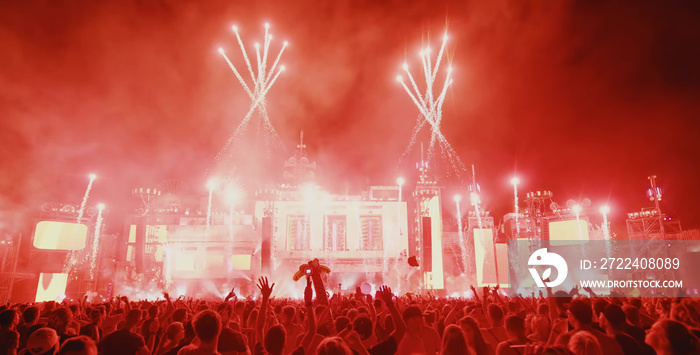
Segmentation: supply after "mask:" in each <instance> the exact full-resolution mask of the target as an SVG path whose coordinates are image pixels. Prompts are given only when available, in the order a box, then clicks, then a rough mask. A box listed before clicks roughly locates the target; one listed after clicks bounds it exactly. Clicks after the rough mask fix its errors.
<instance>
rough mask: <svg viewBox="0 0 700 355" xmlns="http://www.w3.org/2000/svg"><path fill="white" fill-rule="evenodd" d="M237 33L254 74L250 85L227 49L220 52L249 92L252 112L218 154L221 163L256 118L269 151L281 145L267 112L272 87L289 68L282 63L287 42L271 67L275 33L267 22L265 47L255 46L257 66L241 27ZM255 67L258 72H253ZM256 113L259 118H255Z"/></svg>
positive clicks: (249, 71) (247, 114)
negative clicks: (271, 48) (245, 43)
mask: <svg viewBox="0 0 700 355" xmlns="http://www.w3.org/2000/svg"><path fill="white" fill-rule="evenodd" d="M233 32H234V33H235V34H236V39H237V41H238V45H239V46H240V49H241V53H242V54H243V59H244V61H245V66H246V70H247V72H248V75H250V82H251V83H249V82H248V81H246V79H244V78H243V74H242V72H241V71H239V70H238V69H237V68H236V66H234V65H233V63H232V62H231V60H230V59H229V57H228V56H227V55H226V52H225V51H224V49H223V48H219V53H220V54H221V56H222V57H223V58H224V60H225V61H226V63H227V64H228V66H229V68H230V69H231V71H232V72H233V74H234V75H235V76H236V79H238V82H239V83H240V84H241V86H242V87H243V90H245V92H246V94H247V95H248V97H249V98H250V108H249V109H248V113H246V115H245V116H244V117H243V120H241V122H240V123H239V124H238V127H237V128H236V130H235V132H234V133H233V135H232V136H231V138H229V139H228V141H227V142H226V144H225V145H224V147H223V148H222V149H221V151H220V152H219V153H218V154H217V156H216V159H217V160H219V159H220V158H221V157H222V155H224V154H225V153H226V152H227V151H228V150H229V147H230V146H231V145H232V143H234V142H235V141H236V140H237V139H239V138H240V137H241V135H242V134H243V133H244V132H245V131H246V127H248V125H249V123H250V122H251V121H253V120H254V118H258V120H257V122H256V125H257V127H258V129H259V130H260V128H262V131H263V133H264V134H265V149H266V150H269V149H270V148H269V145H270V143H275V142H279V139H278V138H279V134H277V131H275V128H274V127H273V126H272V123H271V122H270V117H269V116H268V113H267V101H266V96H267V93H268V92H269V91H270V88H272V86H273V85H274V84H275V82H276V81H277V78H278V77H279V76H280V74H282V72H283V71H284V69H285V68H284V65H279V62H280V58H281V57H282V53H284V50H285V48H286V47H287V42H286V41H285V42H283V44H282V47H281V49H280V51H279V53H278V54H277V56H276V57H275V60H274V61H273V62H272V65H271V66H269V67H268V56H269V52H270V44H271V42H272V34H270V25H269V24H267V23H266V24H265V37H264V40H263V44H262V46H261V45H260V43H255V44H254V47H255V63H254V64H253V63H252V62H251V58H250V57H249V56H248V52H247V51H246V47H245V45H244V44H243V40H242V39H241V36H240V34H239V33H238V28H237V27H236V26H233ZM254 65H255V70H254V69H253V66H254ZM256 112H257V115H255V113H256ZM257 134H260V131H258V132H257Z"/></svg>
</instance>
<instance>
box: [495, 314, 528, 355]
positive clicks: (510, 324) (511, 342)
mask: <svg viewBox="0 0 700 355" xmlns="http://www.w3.org/2000/svg"><path fill="white" fill-rule="evenodd" d="M505 328H506V334H507V336H508V337H507V339H506V340H505V341H502V342H501V343H499V344H498V347H497V348H496V355H522V353H523V349H524V348H525V345H526V344H527V343H529V342H530V339H528V338H527V335H526V334H525V320H524V319H523V317H521V316H519V315H517V314H511V315H508V316H507V317H506V319H505Z"/></svg>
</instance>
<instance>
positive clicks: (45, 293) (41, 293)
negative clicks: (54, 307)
mask: <svg viewBox="0 0 700 355" xmlns="http://www.w3.org/2000/svg"><path fill="white" fill-rule="evenodd" d="M67 284H68V274H50V273H43V272H42V273H41V274H39V284H38V285H37V287H36V298H35V299H34V301H35V302H48V301H62V299H63V297H64V295H65V293H66V285H67Z"/></svg>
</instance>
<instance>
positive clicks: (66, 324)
mask: <svg viewBox="0 0 700 355" xmlns="http://www.w3.org/2000/svg"><path fill="white" fill-rule="evenodd" d="M72 323H73V312H72V311H71V310H70V308H66V307H59V308H56V309H54V310H53V312H51V314H50V315H49V319H48V322H47V327H49V328H51V329H53V330H55V331H56V333H58V336H59V338H61V343H63V342H64V341H65V340H66V339H68V338H70V337H73V336H76V335H78V334H77V332H75V328H73V327H71V325H72Z"/></svg>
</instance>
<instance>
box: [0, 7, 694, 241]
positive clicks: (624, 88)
mask: <svg viewBox="0 0 700 355" xmlns="http://www.w3.org/2000/svg"><path fill="white" fill-rule="evenodd" d="M266 21H269V22H270V24H271V26H272V27H271V31H272V33H273V34H274V36H275V37H274V39H273V48H272V50H273V51H275V53H276V50H277V48H278V47H276V46H279V45H280V42H281V41H282V40H288V41H289V43H290V46H289V47H288V48H287V50H286V52H285V54H284V56H283V60H282V62H283V63H284V64H285V65H286V67H287V70H286V71H285V73H283V75H282V76H281V77H280V78H279V80H278V81H277V83H276V84H275V86H274V87H273V88H272V90H271V91H270V93H269V95H268V111H269V114H270V118H271V121H272V123H273V125H274V126H275V128H276V129H277V131H278V132H279V134H280V135H281V137H282V140H283V142H284V144H285V145H286V146H287V147H288V149H289V151H291V150H292V149H293V148H294V144H296V142H297V140H298V136H299V131H300V130H303V131H304V134H305V140H306V143H307V144H308V148H309V155H310V157H311V159H312V160H315V161H317V162H318V164H319V169H318V172H319V177H318V181H319V182H320V184H321V185H322V186H324V187H325V188H326V189H328V190H331V191H335V192H343V191H350V192H357V191H359V190H360V188H362V187H364V186H365V185H366V184H367V182H369V183H371V184H374V185H390V184H393V183H394V181H395V179H396V177H397V176H399V175H404V176H407V177H409V178H413V177H412V175H411V174H410V171H409V170H411V169H410V165H411V164H412V162H413V161H415V160H416V159H418V156H417V155H415V154H412V155H409V158H408V159H407V160H404V162H403V163H401V164H400V163H399V158H400V157H401V156H402V154H403V153H404V151H405V149H406V147H407V145H408V142H409V138H410V134H411V130H412V128H413V125H414V123H415V120H416V118H417V109H416V108H415V107H414V106H413V104H412V102H411V101H410V99H409V98H408V96H407V95H406V93H405V92H404V91H403V89H402V88H401V86H400V85H398V84H397V83H396V81H395V77H396V75H397V74H399V73H400V65H401V63H403V61H404V60H406V61H407V62H408V63H409V64H410V65H411V66H412V67H413V68H416V67H417V66H418V64H419V59H418V56H417V53H418V51H419V49H420V48H421V47H422V46H424V45H428V44H430V45H431V46H432V47H434V48H436V47H438V45H439V43H440V39H441V37H442V34H443V32H444V31H445V28H447V31H448V33H449V34H450V40H449V42H448V53H447V57H446V58H447V59H448V60H449V62H451V65H452V67H453V68H454V75H453V76H454V80H455V83H454V85H453V86H452V88H451V89H450V91H449V92H448V95H447V99H446V101H445V104H444V113H443V122H442V130H443V132H444V134H445V136H446V138H447V140H448V141H449V142H451V143H452V145H453V146H454V148H455V150H456V152H457V153H458V154H459V156H460V158H461V159H462V161H464V163H466V164H467V165H470V164H475V166H476V169H477V175H478V176H477V177H478V179H479V182H480V185H481V186H482V189H483V190H484V191H483V196H482V200H483V201H484V204H485V206H486V208H489V209H491V210H493V211H494V212H495V214H496V216H497V217H500V215H501V214H502V213H505V212H507V211H508V210H509V206H510V205H511V203H512V188H511V186H510V185H509V180H510V178H511V177H512V176H513V174H514V173H516V172H517V174H518V176H519V177H520V179H521V180H522V186H521V188H520V189H521V192H523V195H524V193H525V192H526V191H529V190H539V189H548V190H551V191H553V192H554V197H555V200H556V201H557V202H559V203H560V204H562V205H563V204H565V202H566V201H567V200H568V199H574V200H578V201H580V200H583V199H584V198H589V199H590V200H592V201H593V204H592V205H591V212H593V210H597V206H599V205H601V204H604V203H606V202H609V204H610V205H611V207H612V209H613V212H612V215H611V218H612V219H613V220H614V221H615V225H616V226H617V227H616V228H617V230H616V231H617V232H618V233H621V234H625V232H624V219H625V217H626V215H625V213H626V212H631V211H636V210H639V209H640V208H641V207H644V206H648V205H649V204H650V202H649V201H648V200H647V198H646V196H645V190H646V188H648V180H647V176H648V175H650V174H656V175H658V183H659V185H660V186H661V187H662V188H663V189H664V190H665V193H666V194H665V199H664V201H662V209H664V210H665V211H667V212H668V213H669V214H670V215H671V216H673V217H678V218H680V219H681V221H682V225H683V227H684V228H692V227H700V213H698V209H697V207H696V206H697V205H698V202H697V201H700V186H698V181H700V179H699V176H700V163H699V162H698V156H699V155H700V149H699V148H698V144H699V143H700V129H698V128H699V125H700V123H698V119H700V2H697V1H668V0H664V1H626V2H625V1H592V0H581V1H563V0H562V1H551V0H550V1H540V0H535V1H520V0H474V1H448V2H437V1H422V2H404V1H370V0H359V1H358V0H354V1H350V0H337V1H306V0H304V1H287V2H281V1H280V2H271V1H249V2H239V1H223V0H215V1H189V2H185V1H174V0H172V1H82V0H74V1H48V0H46V1H31V0H29V1H20V0H6V1H2V2H0V44H1V45H2V46H1V49H0V115H1V116H0V117H1V119H0V122H1V123H0V213H1V215H2V218H0V221H1V222H2V223H5V224H4V225H3V226H2V227H9V228H13V227H14V226H16V222H17V221H19V219H17V218H16V217H17V216H18V215H21V213H22V212H27V211H32V213H36V210H37V208H38V206H39V205H40V204H41V203H42V202H46V201H51V202H62V203H73V204H79V203H80V200H81V198H82V195H83V192H84V189H85V186H86V184H87V174H88V173H90V172H95V173H97V174H98V176H99V177H98V180H97V181H96V182H95V185H94V190H93V194H92V195H91V200H90V201H91V202H97V201H102V202H105V203H106V204H107V205H108V206H109V207H110V208H112V210H113V211H114V213H113V214H112V218H109V217H108V220H107V223H108V224H110V225H112V226H117V227H119V226H120V225H121V223H122V220H120V218H117V217H116V216H119V215H120V214H123V213H124V212H125V211H127V210H129V209H130V208H131V207H135V206H137V205H138V203H137V201H135V200H134V199H133V198H132V197H131V196H130V189H131V188H132V187H136V186H154V185H155V184H157V183H159V182H160V181H163V180H166V179H181V180H183V181H185V182H187V183H188V184H189V185H190V186H191V187H192V189H194V190H197V189H201V191H202V193H204V181H205V180H206V171H207V169H209V168H210V167H211V165H212V164H213V161H214V157H215V156H216V154H217V152H219V150H220V149H221V148H222V146H223V145H224V143H225V142H226V140H227V139H228V137H229V136H230V135H231V133H232V132H233V131H234V130H235V128H236V126H237V125H238V123H239V122H240V120H241V118H242V117H243V115H244V114H245V113H246V112H247V110H248V108H249V99H248V97H247V95H246V94H245V92H244V91H243V90H242V88H241V87H240V85H239V84H238V82H237V80H236V79H235V77H234V76H233V74H232V73H231V72H230V70H229V69H228V67H227V65H226V63H225V62H224V61H223V59H222V58H221V57H220V56H219V55H218V53H217V51H216V50H217V48H218V47H219V46H222V47H224V48H226V50H227V53H228V54H229V56H230V57H231V58H232V60H234V62H235V64H236V65H239V68H243V67H242V66H240V65H242V63H243V62H242V57H241V55H240V52H239V50H238V46H237V44H236V40H235V36H234V34H233V32H232V31H231V29H230V28H231V25H233V24H236V25H238V27H239V28H240V33H241V35H242V36H243V39H244V41H245V42H246V45H248V46H249V48H250V47H251V44H252V42H254V41H257V40H260V39H261V38H262V36H263V30H264V29H263V23H264V22H266ZM251 50H252V48H251ZM415 152H416V151H415V150H414V153H415ZM448 192H451V191H448ZM596 218H597V217H596ZM110 219H111V220H110Z"/></svg>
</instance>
